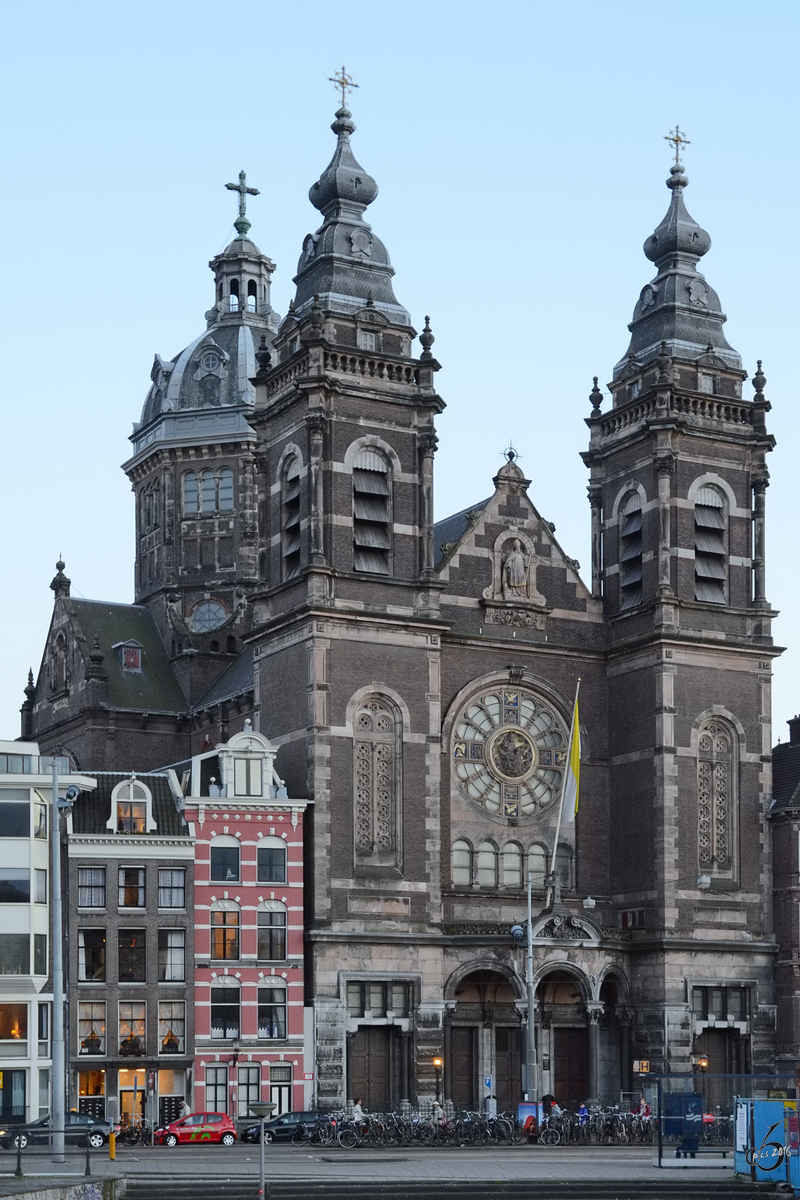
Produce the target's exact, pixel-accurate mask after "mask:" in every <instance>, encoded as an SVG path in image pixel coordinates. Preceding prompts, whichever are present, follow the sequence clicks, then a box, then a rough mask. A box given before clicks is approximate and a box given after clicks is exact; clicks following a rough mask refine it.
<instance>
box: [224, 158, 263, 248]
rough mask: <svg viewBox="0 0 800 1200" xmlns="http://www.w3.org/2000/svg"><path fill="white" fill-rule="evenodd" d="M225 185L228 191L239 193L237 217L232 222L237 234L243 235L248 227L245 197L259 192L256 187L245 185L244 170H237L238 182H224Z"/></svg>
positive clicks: (256, 194)
mask: <svg viewBox="0 0 800 1200" xmlns="http://www.w3.org/2000/svg"><path fill="white" fill-rule="evenodd" d="M225 187H226V188H227V189H228V191H229V192H238V193H239V217H238V219H237V220H236V221H234V222H233V227H234V229H235V230H236V232H237V233H238V234H239V237H244V236H245V234H246V233H247V231H248V229H249V228H250V222H249V221H248V219H247V197H248V196H258V195H260V192H259V190H258V188H254V187H248V186H247V176H246V175H245V173H244V171H240V172H239V182H238V183H226V184H225Z"/></svg>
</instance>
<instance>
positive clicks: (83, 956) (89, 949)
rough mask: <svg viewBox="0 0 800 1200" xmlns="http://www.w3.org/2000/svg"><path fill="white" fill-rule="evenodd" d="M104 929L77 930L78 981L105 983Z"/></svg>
mask: <svg viewBox="0 0 800 1200" xmlns="http://www.w3.org/2000/svg"><path fill="white" fill-rule="evenodd" d="M105 981H106V931H105V929H79V930H78V982H79V983H105Z"/></svg>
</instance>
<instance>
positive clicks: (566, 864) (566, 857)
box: [556, 843, 575, 892]
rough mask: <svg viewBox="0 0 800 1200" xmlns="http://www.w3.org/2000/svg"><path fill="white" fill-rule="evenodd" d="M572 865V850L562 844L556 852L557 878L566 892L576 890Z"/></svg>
mask: <svg viewBox="0 0 800 1200" xmlns="http://www.w3.org/2000/svg"><path fill="white" fill-rule="evenodd" d="M572 864H573V859H572V850H571V849H570V847H569V846H565V845H564V844H563V843H562V844H561V845H560V846H559V847H558V848H557V850H556V876H557V878H558V881H559V883H560V884H561V888H562V891H565V892H571V891H573V890H574V886H575V885H574V880H573V871H572Z"/></svg>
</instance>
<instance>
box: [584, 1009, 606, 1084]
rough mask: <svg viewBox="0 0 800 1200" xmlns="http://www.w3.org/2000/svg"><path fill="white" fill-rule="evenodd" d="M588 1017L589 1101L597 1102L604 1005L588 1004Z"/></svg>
mask: <svg viewBox="0 0 800 1200" xmlns="http://www.w3.org/2000/svg"><path fill="white" fill-rule="evenodd" d="M586 1015H587V1017H588V1020H589V1027H588V1033H589V1099H590V1100H594V1101H597V1098H598V1095H597V1093H598V1082H599V1078H600V1017H601V1016H602V1015H603V1006H602V1004H587V1006H586Z"/></svg>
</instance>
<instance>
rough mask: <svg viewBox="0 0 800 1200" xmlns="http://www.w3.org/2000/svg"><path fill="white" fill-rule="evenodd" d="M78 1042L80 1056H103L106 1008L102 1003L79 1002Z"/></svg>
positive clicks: (104, 1049) (104, 1050) (93, 1001)
mask: <svg viewBox="0 0 800 1200" xmlns="http://www.w3.org/2000/svg"><path fill="white" fill-rule="evenodd" d="M78 1041H79V1043H80V1053H81V1054H105V1052H106V1006H105V1004H104V1003H103V1002H99V1001H95V1000H92V1001H80V1002H79V1004H78Z"/></svg>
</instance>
